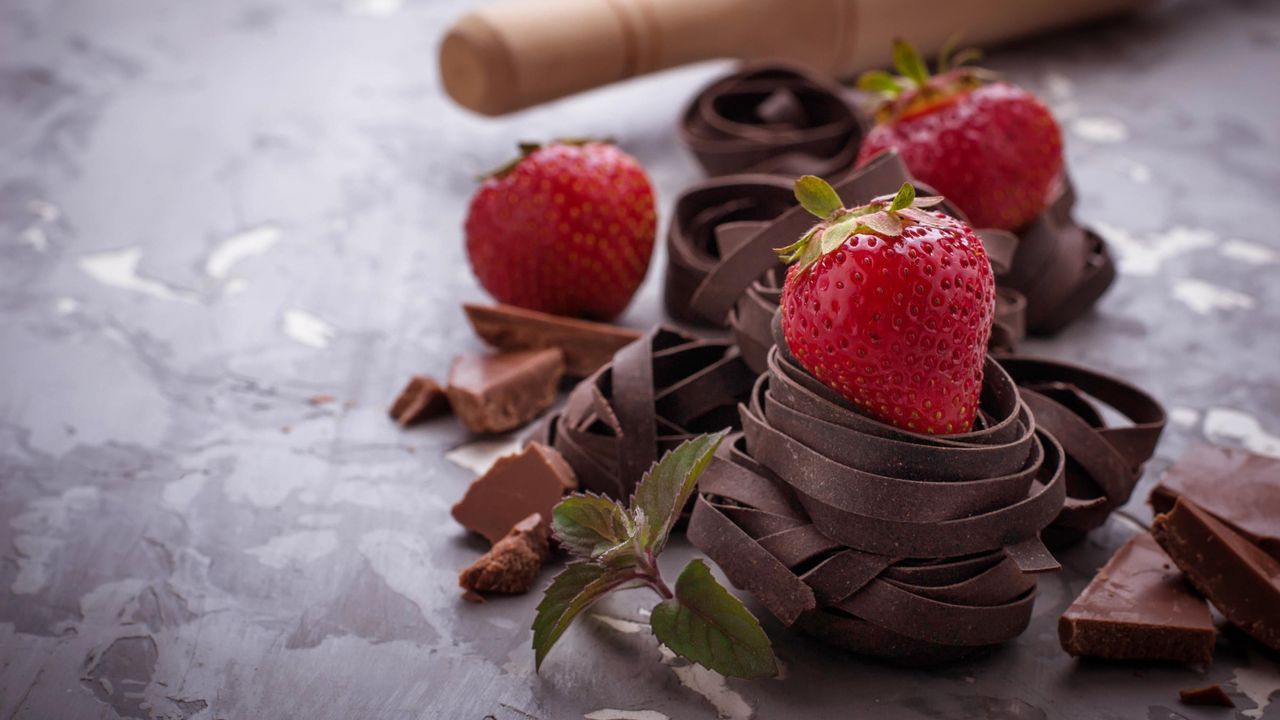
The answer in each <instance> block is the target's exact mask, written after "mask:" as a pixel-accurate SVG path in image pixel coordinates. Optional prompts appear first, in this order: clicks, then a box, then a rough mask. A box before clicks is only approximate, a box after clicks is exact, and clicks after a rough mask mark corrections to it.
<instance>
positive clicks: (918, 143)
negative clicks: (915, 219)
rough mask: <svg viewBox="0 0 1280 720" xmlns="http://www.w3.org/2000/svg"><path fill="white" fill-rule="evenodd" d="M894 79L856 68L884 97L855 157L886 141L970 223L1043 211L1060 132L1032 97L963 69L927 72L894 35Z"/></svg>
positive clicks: (988, 223) (1019, 220) (1058, 158)
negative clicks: (895, 39) (896, 70)
mask: <svg viewBox="0 0 1280 720" xmlns="http://www.w3.org/2000/svg"><path fill="white" fill-rule="evenodd" d="M894 61H895V64H896V65H897V67H898V71H899V72H901V73H902V77H893V76H890V75H889V74H888V73H886V72H883V71H871V72H868V73H865V74H864V75H863V76H862V77H861V78H860V79H859V82H858V84H859V87H861V88H863V89H864V90H870V91H874V92H878V93H880V94H881V95H882V96H883V97H884V98H885V101H884V102H883V104H882V105H881V106H880V108H879V109H878V110H877V112H876V122H877V124H876V126H875V127H874V128H872V130H871V132H869V133H868V134H867V137H866V139H865V140H864V141H863V144H862V148H861V150H860V151H859V153H858V164H859V165H861V164H863V163H864V162H866V161H867V160H869V159H870V158H872V157H874V156H875V155H876V154H878V153H880V152H881V151H883V150H885V149H888V148H895V149H896V150H897V151H898V153H899V154H900V155H901V156H902V160H903V162H904V163H906V165H907V168H908V169H909V170H910V171H911V174H912V175H913V176H915V177H916V178H919V179H920V181H921V182H925V183H928V184H929V185H932V186H933V188H934V189H935V190H937V191H938V192H940V193H942V194H943V195H945V196H947V199H948V200H950V201H952V202H954V203H955V204H956V205H957V206H959V207H960V209H961V210H963V211H964V212H965V213H966V214H967V215H968V216H969V221H970V222H972V223H973V224H974V226H975V227H995V228H1003V229H1005V230H1017V229H1019V228H1021V227H1022V226H1023V225H1026V224H1027V223H1028V222H1030V221H1031V219H1032V218H1034V217H1035V216H1036V215H1039V214H1040V213H1041V212H1043V211H1044V209H1045V207H1046V205H1048V202H1049V200H1050V196H1051V194H1052V193H1053V192H1054V190H1055V188H1056V185H1057V183H1058V182H1059V179H1060V177H1061V175H1062V132H1061V130H1060V129H1059V128H1058V123H1057V121H1055V120H1054V119H1053V115H1052V114H1050V112H1049V109H1048V108H1046V107H1045V106H1044V105H1043V104H1042V103H1041V102H1040V101H1039V100H1037V99H1036V98H1035V96H1034V95H1032V94H1031V93H1029V92H1027V91H1026V90H1023V89H1022V88H1019V87H1015V86H1013V85H1010V84H1008V83H1004V82H990V78H991V74H990V73H989V72H986V71H983V70H980V69H976V68H968V67H958V68H955V69H951V70H948V69H947V68H948V66H949V65H950V64H951V62H950V60H949V59H948V58H947V57H946V55H945V54H944V55H943V57H942V59H941V60H939V67H938V69H939V72H940V74H939V75H936V76H933V77H930V75H929V70H928V69H927V68H926V67H925V64H924V62H923V61H922V60H921V59H920V56H919V55H917V54H916V52H915V50H914V49H913V48H912V47H911V46H910V45H908V44H906V43H904V42H902V41H901V40H899V41H897V43H895V45H894Z"/></svg>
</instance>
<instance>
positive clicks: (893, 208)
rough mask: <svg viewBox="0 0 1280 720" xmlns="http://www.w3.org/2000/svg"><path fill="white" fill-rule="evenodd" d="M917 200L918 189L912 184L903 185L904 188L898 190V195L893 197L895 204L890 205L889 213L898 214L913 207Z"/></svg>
mask: <svg viewBox="0 0 1280 720" xmlns="http://www.w3.org/2000/svg"><path fill="white" fill-rule="evenodd" d="M915 200H916V189H915V188H914V187H912V186H911V183H902V187H900V188H898V194H897V195H894V196H893V202H891V203H889V212H898V211H899V210H901V209H902V208H907V207H911V203H913V202H915Z"/></svg>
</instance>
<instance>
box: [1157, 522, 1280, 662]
mask: <svg viewBox="0 0 1280 720" xmlns="http://www.w3.org/2000/svg"><path fill="white" fill-rule="evenodd" d="M1151 532H1152V534H1154V535H1155V537H1156V540H1157V541H1159V543H1160V546H1161V547H1163V548H1164V550H1165V552H1167V553H1169V557H1171V558H1173V561H1174V562H1175V563H1177V565H1178V567H1179V568H1182V572H1183V573H1185V574H1186V576H1187V579H1188V580H1190V581H1191V584H1192V585H1194V586H1195V588H1196V589H1197V590H1199V591H1200V592H1201V593H1202V594H1203V595H1204V596H1205V597H1207V598H1209V602H1212V603H1213V605H1214V607H1216V608H1218V610H1219V611H1221V612H1222V614H1223V615H1225V616H1226V618H1227V619H1228V620H1230V621H1231V622H1232V623H1234V624H1235V625H1237V626H1238V627H1239V628H1240V629H1241V630H1244V631H1245V632H1247V633H1249V634H1250V635H1252V636H1253V637H1254V638H1256V639H1257V640H1258V641H1259V642H1261V643H1262V644H1263V645H1266V646H1267V647H1269V648H1272V649H1273V650H1280V560H1276V559H1275V558H1273V557H1271V556H1270V555H1268V554H1266V553H1264V552H1263V551H1262V550H1260V549H1259V548H1258V546H1257V545H1254V544H1253V543H1251V542H1249V541H1248V540H1246V539H1245V538H1243V537H1241V536H1240V534H1239V533H1237V532H1236V531H1234V530H1232V529H1231V528H1229V527H1227V526H1226V525H1224V524H1223V523H1221V522H1219V521H1218V520H1216V519H1215V518H1214V517H1213V516H1212V515H1210V514H1209V513H1207V512H1205V511H1204V510H1203V509H1201V508H1200V506H1199V505H1196V504H1195V502H1193V501H1191V500H1189V499H1188V498H1186V497H1180V498H1178V499H1177V500H1176V501H1175V502H1174V504H1173V508H1172V509H1171V510H1169V512H1167V513H1164V514H1162V515H1157V516H1156V519H1155V523H1153V524H1152V527H1151Z"/></svg>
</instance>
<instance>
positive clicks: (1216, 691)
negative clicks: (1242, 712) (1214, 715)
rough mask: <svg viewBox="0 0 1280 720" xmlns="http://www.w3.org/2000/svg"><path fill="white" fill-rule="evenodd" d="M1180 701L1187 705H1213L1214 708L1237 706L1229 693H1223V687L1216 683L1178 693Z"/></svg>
mask: <svg viewBox="0 0 1280 720" xmlns="http://www.w3.org/2000/svg"><path fill="white" fill-rule="evenodd" d="M1178 699H1179V700H1181V701H1182V702H1183V703H1184V704H1186V705H1211V706H1213V707H1229V708H1233V707H1235V706H1236V704H1235V703H1234V702H1232V701H1231V698H1230V697H1228V696H1227V693H1226V692H1225V691H1223V689H1222V686H1221V685H1219V684H1217V683H1214V684H1212V685H1206V686H1205V687H1202V688H1188V689H1186V690H1179V691H1178Z"/></svg>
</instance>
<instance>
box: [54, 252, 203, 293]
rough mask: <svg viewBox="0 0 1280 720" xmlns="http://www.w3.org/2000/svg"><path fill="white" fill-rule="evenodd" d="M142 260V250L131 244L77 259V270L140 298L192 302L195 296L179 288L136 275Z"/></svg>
mask: <svg viewBox="0 0 1280 720" xmlns="http://www.w3.org/2000/svg"><path fill="white" fill-rule="evenodd" d="M141 261H142V248H141V247H139V246H137V245H133V246H130V247H127V248H121V249H119V250H108V251H106V252H100V253H93V254H90V255H85V256H84V257H81V258H80V261H79V265H80V270H81V271H83V272H84V274H86V275H88V276H89V277H91V278H93V279H94V280H97V281H98V282H100V283H102V284H103V285H109V286H111V287H115V288H120V289H121V290H131V291H133V292H136V293H141V294H143V295H150V296H151V297H155V298H160V299H161V300H176V301H179V302H195V296H194V295H193V294H192V293H190V292H188V291H186V290H181V289H178V288H172V287H170V286H168V285H166V284H164V283H162V282H160V281H159V280H155V279H152V278H146V277H142V276H141V275H138V263H139V262H141Z"/></svg>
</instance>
